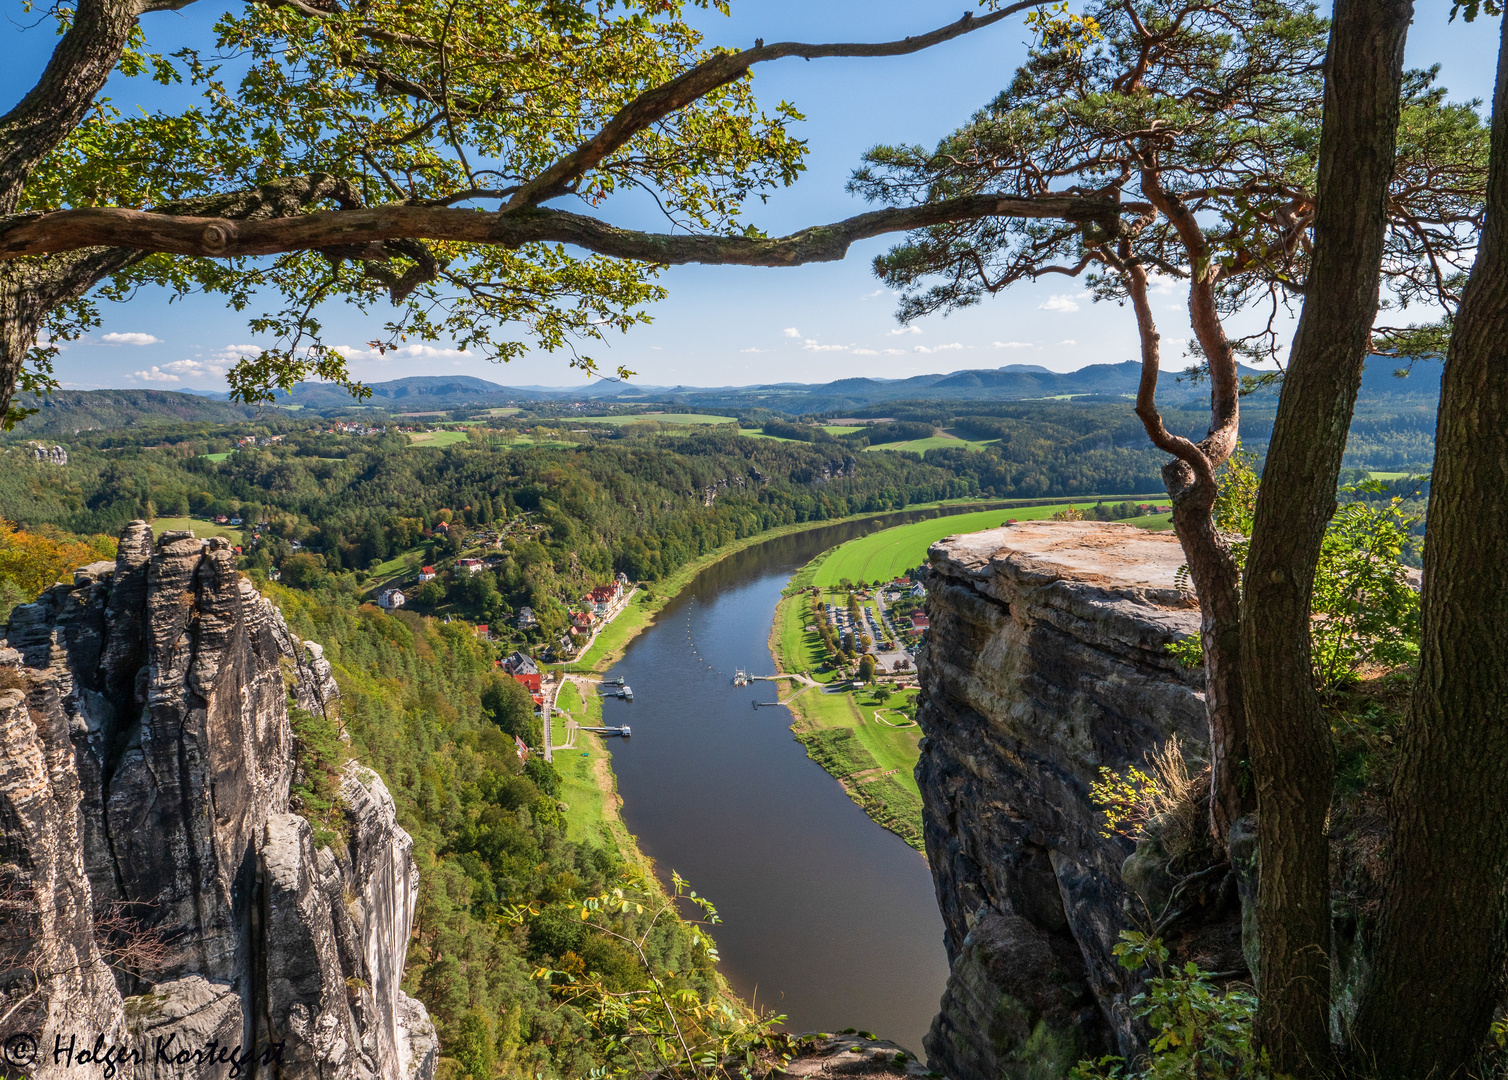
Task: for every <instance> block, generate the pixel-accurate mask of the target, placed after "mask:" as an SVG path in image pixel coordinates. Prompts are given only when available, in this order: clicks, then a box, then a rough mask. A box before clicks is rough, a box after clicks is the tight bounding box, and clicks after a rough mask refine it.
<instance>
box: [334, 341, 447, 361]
mask: <svg viewBox="0 0 1508 1080" xmlns="http://www.w3.org/2000/svg"><path fill="white" fill-rule="evenodd" d="M331 351H332V352H337V353H339V354H340V355H341V356H342V357H344V358H345V359H347V360H394V359H397V360H434V359H438V358H440V357H442V356H475V355H476V354H475V353H473V352H471V351H470V350H469V349H437V348H435V347H434V346H433V345H422V344H419V343H417V342H416V343H414V344H413V345H400V346H398V348H396V349H388V350H387V351H386V352H379V351H378V350H376V349H353V348H351V346H349V345H333V346H331Z"/></svg>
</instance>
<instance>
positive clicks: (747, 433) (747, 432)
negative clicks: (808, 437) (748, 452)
mask: <svg viewBox="0 0 1508 1080" xmlns="http://www.w3.org/2000/svg"><path fill="white" fill-rule="evenodd" d="M738 433H739V434H740V435H742V436H744V437H745V438H747V439H769V440H770V441H771V442H800V441H801V440H800V439H787V438H785V437H784V436H781V435H766V434H765V433H764V432H763V431H760V430H759V429H758V428H739V429H738Z"/></svg>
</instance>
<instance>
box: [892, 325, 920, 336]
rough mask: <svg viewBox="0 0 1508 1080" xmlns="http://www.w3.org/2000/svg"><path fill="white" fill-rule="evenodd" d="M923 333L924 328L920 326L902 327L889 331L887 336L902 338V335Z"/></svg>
mask: <svg viewBox="0 0 1508 1080" xmlns="http://www.w3.org/2000/svg"><path fill="white" fill-rule="evenodd" d="M921 332H922V328H921V327H920V326H900V327H897V328H896V329H894V330H890V331H887V332H886V336H887V337H900V336H901V335H902V334H920V333H921Z"/></svg>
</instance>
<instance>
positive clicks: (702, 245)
mask: <svg viewBox="0 0 1508 1080" xmlns="http://www.w3.org/2000/svg"><path fill="white" fill-rule="evenodd" d="M324 180H325V181H326V182H329V178H324ZM300 181H301V183H308V179H307V178H300ZM332 190H333V189H332ZM300 195H302V196H303V199H302V201H303V202H304V203H305V205H307V202H308V201H310V200H309V199H308V198H307V193H306V192H303V191H302V188H301V189H300ZM239 197H240V198H242V199H247V198H251V193H245V194H243V195H241V196H239ZM223 198H225V199H231V198H235V197H233V196H225V197H223ZM1142 209H1144V207H1142V206H1141V205H1140V204H1137V203H1115V202H1112V201H1111V200H1109V199H1099V198H1091V197H1087V196H1080V195H1054V196H1044V197H1036V198H1019V197H1016V196H1010V195H970V196H965V197H962V198H957V199H948V200H944V201H942V202H939V203H934V204H931V205H926V206H911V207H894V208H890V209H886V210H876V211H872V212H870V213H867V214H859V215H857V216H856V217H851V218H847V219H845V220H843V221H839V222H835V223H833V224H830V225H818V226H814V227H812V228H808V229H803V230H801V231H800V232H796V233H792V234H791V235H790V236H785V237H780V238H777V239H764V238H751V237H746V236H706V235H701V236H697V235H691V236H677V235H668V234H663V233H645V232H638V231H635V230H630V229H620V228H617V227H616V226H613V225H609V224H607V223H606V222H603V221H599V220H597V219H596V218H591V217H587V216H584V215H581V214H574V213H569V212H566V211H560V210H544V209H538V208H525V209H522V210H518V211H514V212H512V213H508V212H497V213H489V212H484V211H478V210H465V209H455V208H450V207H425V206H379V207H373V208H370V209H367V208H359V209H349V210H334V211H324V212H321V213H314V214H296V216H289V217H277V218H271V219H269V218H265V217H264V218H263V219H261V220H240V221H236V220H232V219H230V218H229V217H226V216H219V215H217V214H216V213H215V212H214V211H213V210H210V211H208V212H204V211H200V212H198V213H191V214H189V215H184V214H182V213H179V214H170V213H169V214H164V213H152V212H148V211H140V210H124V209H119V208H114V207H108V208H82V209H77V210H57V211H53V212H50V213H45V214H27V215H18V216H15V217H12V218H10V219H8V220H7V219H3V218H0V262H3V261H6V260H11V259H16V258H20V257H22V256H28V255H48V254H56V253H60V252H65V251H77V250H79V249H81V248H89V247H121V248H131V249H134V250H137V251H152V252H166V253H170V254H175V255H195V256H200V257H207V258H227V259H228V258H239V257H245V256H255V255H275V254H281V253H284V252H291V251H307V250H321V249H326V248H343V249H346V250H347V251H351V252H353V253H356V254H354V255H353V257H358V258H360V257H371V258H381V257H382V254H381V252H380V251H373V252H371V253H370V255H369V256H366V255H362V254H359V253H357V252H359V250H360V249H361V248H363V247H366V246H367V245H373V244H378V243H380V242H382V241H385V240H400V239H402V240H438V241H448V242H453V243H470V244H488V245H495V246H499V247H507V248H517V247H521V246H523V245H524V244H531V243H542V242H553V243H567V244H574V245H576V246H578V247H583V248H586V249H587V250H588V251H593V252H596V253H598V254H600V255H609V256H613V257H616V258H623V259H636V260H639V261H642V262H649V263H660V264H681V263H723V264H733V265H742V266H795V265H799V264H802V263H809V262H831V261H835V260H838V259H842V258H843V257H844V255H846V254H847V252H848V249H849V247H850V245H852V244H853V243H854V242H855V241H858V240H864V239H867V238H869V237H873V236H880V235H883V234H885V233H892V232H906V231H909V230H912V229H919V228H925V227H927V226H931V225H939V224H942V223H944V222H948V221H960V220H968V219H973V218H983V217H1019V218H1056V219H1061V220H1067V221H1072V222H1078V223H1083V224H1086V225H1087V224H1094V225H1098V226H1099V227H1100V228H1102V229H1104V230H1105V232H1106V233H1107V234H1109V235H1110V236H1119V235H1121V234H1122V232H1123V231H1124V230H1123V228H1122V226H1121V220H1120V215H1121V213H1123V212H1138V211H1140V210H1142ZM222 213H223V211H222ZM237 216H249V215H237Z"/></svg>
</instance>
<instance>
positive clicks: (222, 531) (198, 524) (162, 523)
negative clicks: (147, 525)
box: [152, 517, 241, 544]
mask: <svg viewBox="0 0 1508 1080" xmlns="http://www.w3.org/2000/svg"><path fill="white" fill-rule="evenodd" d="M185 529H191V530H193V533H194V535H195V536H197V537H199V539H201V540H207V539H208V538H209V537H211V536H223V537H225V539H227V540H229V541H230V542H231V543H232V544H239V543H240V542H241V530H240V529H239V528H231V527H230V526H229V525H216V524H215V523H214V522H213V521H205V520H204V519H203V518H187V517H160V518H153V519H152V537H153V538H154V539H155V538H157V537H159V536H161V535H162V534H163V533H165V532H183V531H184V530H185Z"/></svg>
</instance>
